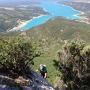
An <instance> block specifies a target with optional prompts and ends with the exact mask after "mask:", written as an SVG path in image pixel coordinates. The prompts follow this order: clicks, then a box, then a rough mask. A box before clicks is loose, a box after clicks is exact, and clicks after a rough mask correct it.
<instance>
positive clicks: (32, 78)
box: [0, 71, 55, 90]
mask: <svg viewBox="0 0 90 90" xmlns="http://www.w3.org/2000/svg"><path fill="white" fill-rule="evenodd" d="M27 77H28V80H29V85H27V86H24V85H20V86H15V85H16V83H15V82H14V81H13V79H11V78H9V77H7V76H3V75H0V90H55V89H54V87H53V86H52V85H51V84H50V83H49V82H48V81H47V80H46V79H44V78H42V77H41V76H40V75H38V74H37V73H36V72H34V71H32V72H31V73H29V74H27ZM3 82H4V83H3ZM5 83H6V84H7V83H8V84H7V85H5ZM12 83H13V85H11V86H10V85H9V84H12ZM2 84H3V85H2Z"/></svg>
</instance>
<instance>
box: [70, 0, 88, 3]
mask: <svg viewBox="0 0 90 90" xmlns="http://www.w3.org/2000/svg"><path fill="white" fill-rule="evenodd" d="M70 1H72V2H83V3H90V0H70Z"/></svg>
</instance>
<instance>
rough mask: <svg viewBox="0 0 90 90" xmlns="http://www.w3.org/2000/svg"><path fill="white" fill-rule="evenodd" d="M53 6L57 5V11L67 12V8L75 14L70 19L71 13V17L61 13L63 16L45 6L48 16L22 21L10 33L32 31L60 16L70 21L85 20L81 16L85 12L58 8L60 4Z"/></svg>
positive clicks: (62, 6)
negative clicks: (63, 10)
mask: <svg viewBox="0 0 90 90" xmlns="http://www.w3.org/2000/svg"><path fill="white" fill-rule="evenodd" d="M52 5H56V8H57V9H56V10H59V9H60V8H64V9H65V10H66V8H68V9H71V11H72V13H73V14H72V15H71V17H70V13H69V16H68V15H66V16H65V13H64V15H62V12H60V13H61V15H60V13H58V12H57V11H55V10H54V9H51V11H50V9H49V5H48V6H47V7H46V6H45V7H46V8H44V5H43V6H42V8H43V10H44V11H46V12H48V13H49V14H48V15H40V16H37V17H33V18H32V19H31V20H28V21H20V23H19V25H18V26H16V27H14V28H12V29H10V30H8V32H9V31H18V30H20V31H25V30H29V29H31V28H33V27H36V26H39V25H41V24H44V23H45V22H47V21H48V20H50V19H53V18H56V17H59V16H60V17H64V18H66V19H70V20H80V19H83V17H82V16H81V15H84V12H81V11H79V10H76V9H74V8H73V7H71V6H67V5H64V4H61V7H58V6H59V4H52ZM50 6H51V5H50ZM66 12H67V11H66ZM74 12H75V14H74ZM53 14H54V15H53ZM67 14H68V13H67Z"/></svg>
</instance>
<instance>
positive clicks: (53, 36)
mask: <svg viewBox="0 0 90 90" xmlns="http://www.w3.org/2000/svg"><path fill="white" fill-rule="evenodd" d="M19 35H27V36H29V37H30V38H31V39H32V40H33V41H34V40H35V41H37V42H40V43H42V45H43V47H42V50H41V51H42V52H43V51H44V52H43V54H42V55H41V56H40V57H38V58H35V60H34V67H33V69H34V70H37V69H38V67H39V65H40V64H41V63H42V64H46V66H47V68H48V78H47V79H48V81H49V82H51V83H52V84H53V85H56V83H57V82H58V80H59V72H58V69H57V68H55V67H54V64H55V63H54V62H53V61H54V60H56V59H57V52H58V50H60V48H61V46H62V44H63V43H65V41H66V40H72V39H83V40H85V41H86V42H87V43H89V42H90V39H89V36H90V25H88V24H85V23H81V22H77V21H74V20H67V19H64V18H59V17H58V18H56V19H53V20H50V21H48V22H47V23H45V24H43V25H40V26H38V27H36V28H33V29H31V30H28V31H25V32H21V34H19Z"/></svg>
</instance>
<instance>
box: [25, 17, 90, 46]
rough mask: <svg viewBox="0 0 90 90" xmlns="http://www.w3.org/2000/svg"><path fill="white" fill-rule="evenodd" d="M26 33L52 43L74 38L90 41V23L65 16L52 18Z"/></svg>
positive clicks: (33, 37) (36, 38)
mask: <svg viewBox="0 0 90 90" xmlns="http://www.w3.org/2000/svg"><path fill="white" fill-rule="evenodd" d="M26 33H27V35H28V36H30V37H31V38H32V39H33V40H34V39H35V40H44V41H45V40H46V41H47V42H50V43H53V42H55V44H56V42H59V43H63V42H64V41H65V40H68V39H69V40H71V39H74V38H77V39H83V40H85V41H87V42H89V41H90V40H89V36H90V25H88V24H85V23H81V22H77V21H74V20H66V19H63V18H56V19H53V20H50V21H48V22H47V23H45V24H43V25H41V26H38V27H36V28H33V29H31V30H28V31H26Z"/></svg>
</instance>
